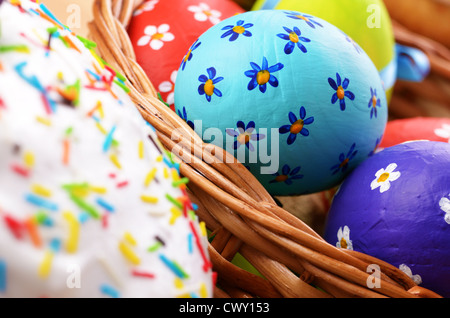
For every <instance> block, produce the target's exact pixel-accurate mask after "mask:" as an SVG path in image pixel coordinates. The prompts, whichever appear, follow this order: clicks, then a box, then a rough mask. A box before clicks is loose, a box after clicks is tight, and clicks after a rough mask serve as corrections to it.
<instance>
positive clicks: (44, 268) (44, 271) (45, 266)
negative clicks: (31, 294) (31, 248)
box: [38, 250, 54, 278]
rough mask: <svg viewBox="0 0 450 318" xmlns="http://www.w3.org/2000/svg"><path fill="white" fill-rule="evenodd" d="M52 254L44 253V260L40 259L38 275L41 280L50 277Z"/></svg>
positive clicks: (48, 251) (50, 252)
mask: <svg viewBox="0 0 450 318" xmlns="http://www.w3.org/2000/svg"><path fill="white" fill-rule="evenodd" d="M53 256H54V254H53V252H52V251H50V250H47V251H45V254H44V258H43V259H42V262H41V264H40V265H39V269H38V275H39V277H41V278H47V277H48V276H49V275H50V271H51V269H52V262H53Z"/></svg>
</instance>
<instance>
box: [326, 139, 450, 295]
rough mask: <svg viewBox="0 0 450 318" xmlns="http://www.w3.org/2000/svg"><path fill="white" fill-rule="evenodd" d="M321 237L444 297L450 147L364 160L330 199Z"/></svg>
mask: <svg viewBox="0 0 450 318" xmlns="http://www.w3.org/2000/svg"><path fill="white" fill-rule="evenodd" d="M324 237H325V239H326V240H327V241H328V242H329V243H331V244H333V245H336V246H338V247H341V248H348V249H353V250H355V251H359V252H362V253H365V254H367V255H372V256H374V257H376V258H378V259H381V260H384V261H386V262H388V263H390V264H392V265H394V266H396V267H399V268H400V269H402V270H403V271H405V272H406V273H407V274H408V275H409V276H411V277H412V278H413V279H414V281H416V282H417V283H418V284H419V286H422V287H425V288H428V289H430V290H432V291H434V292H436V293H438V294H440V295H442V296H444V297H450V245H449V244H450V144H448V143H444V142H438V141H413V142H407V143H402V144H399V145H395V146H392V147H389V148H386V149H384V150H382V151H380V152H378V153H376V154H374V155H373V156H372V157H370V158H368V159H366V160H365V161H364V162H362V163H361V164H360V165H359V166H358V167H357V168H356V169H355V170H354V171H353V172H352V173H351V174H350V175H349V176H348V177H347V178H346V179H345V180H344V182H343V183H342V184H341V186H340V188H339V190H338V191H337V193H336V195H335V197H334V198H333V202H332V204H331V208H330V211H329V215H328V219H327V222H326V226H325V231H324Z"/></svg>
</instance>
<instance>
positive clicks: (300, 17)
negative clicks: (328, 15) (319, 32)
mask: <svg viewBox="0 0 450 318" xmlns="http://www.w3.org/2000/svg"><path fill="white" fill-rule="evenodd" d="M284 13H286V16H287V17H288V18H291V19H294V20H303V21H305V22H306V24H307V25H309V26H310V27H311V28H313V29H315V28H316V25H317V26H319V27H321V28H323V25H322V24H320V23H319V22H317V21H315V20H314V17H313V16H312V15H308V14H303V13H299V12H295V11H285V12H284Z"/></svg>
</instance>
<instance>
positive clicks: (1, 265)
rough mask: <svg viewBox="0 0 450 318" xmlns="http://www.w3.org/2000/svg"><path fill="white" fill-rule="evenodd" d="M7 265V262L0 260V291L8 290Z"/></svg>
mask: <svg viewBox="0 0 450 318" xmlns="http://www.w3.org/2000/svg"><path fill="white" fill-rule="evenodd" d="M6 277H7V267H6V262H5V261H3V260H0V293H2V292H5V291H6V287H7V278H6Z"/></svg>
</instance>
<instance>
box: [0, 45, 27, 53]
mask: <svg viewBox="0 0 450 318" xmlns="http://www.w3.org/2000/svg"><path fill="white" fill-rule="evenodd" d="M7 52H17V53H30V49H29V48H28V46H26V45H23V44H19V45H1V46H0V53H7Z"/></svg>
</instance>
